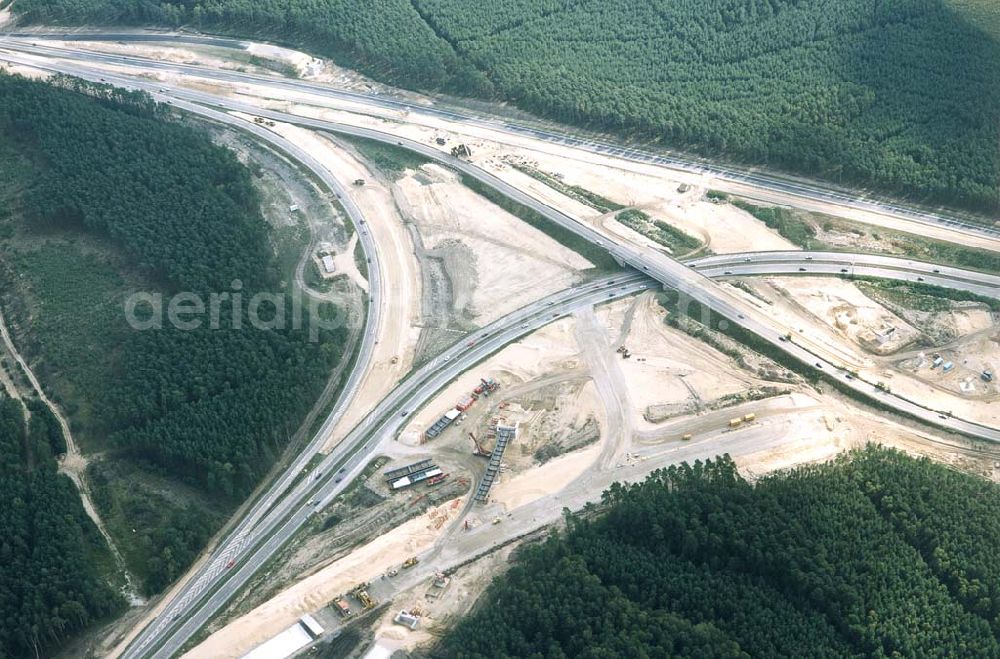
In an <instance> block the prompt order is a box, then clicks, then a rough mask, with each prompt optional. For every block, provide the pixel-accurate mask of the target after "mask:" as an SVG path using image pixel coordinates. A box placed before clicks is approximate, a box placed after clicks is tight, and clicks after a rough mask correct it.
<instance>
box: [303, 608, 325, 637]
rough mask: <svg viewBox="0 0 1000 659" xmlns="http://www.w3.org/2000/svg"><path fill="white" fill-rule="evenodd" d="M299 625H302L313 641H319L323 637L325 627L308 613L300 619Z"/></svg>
mask: <svg viewBox="0 0 1000 659" xmlns="http://www.w3.org/2000/svg"><path fill="white" fill-rule="evenodd" d="M299 624H300V625H302V627H303V628H304V629H305V630H306V633H307V634H309V635H310V636H311V637H313V639H317V638H319V637H320V636H322V635H323V626H322V625H320V624H319V623H318V622H317V621H316V618H313V617H312V616H311V615H309V614H308V613H307V614H306V615H304V616H302V617H301V618H299Z"/></svg>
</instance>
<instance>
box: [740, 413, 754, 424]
mask: <svg viewBox="0 0 1000 659" xmlns="http://www.w3.org/2000/svg"><path fill="white" fill-rule="evenodd" d="M756 418H757V415H756V414H754V413H753V412H751V413H750V414H744V415H743V420H744V421H746V422H747V423H750V422H751V421H753V420H754V419H756Z"/></svg>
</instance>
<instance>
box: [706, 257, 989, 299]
mask: <svg viewBox="0 0 1000 659" xmlns="http://www.w3.org/2000/svg"><path fill="white" fill-rule="evenodd" d="M687 265H689V266H690V267H692V268H695V269H697V270H698V272H700V273H702V274H703V275H705V276H706V277H712V278H713V279H718V278H726V277H738V276H747V275H782V274H784V275H809V274H820V275H842V276H845V277H877V278H880V279H899V280H902V281H908V282H913V283H923V284H928V285H931V286H940V287H942V288H951V289H954V290H960V291H966V292H968V293H974V294H976V295H982V296H984V297H992V298H1000V276H997V275H994V274H990V273H987V272H978V271H976V270H966V269H964V268H956V267H953V266H946V265H937V264H934V263H927V262H925V261H917V260H914V259H908V258H902V257H896V256H882V255H879V254H857V253H851V252H792V251H783V252H746V253H739V254H719V255H715V256H707V257H703V258H700V259H694V260H692V261H688V262H687Z"/></svg>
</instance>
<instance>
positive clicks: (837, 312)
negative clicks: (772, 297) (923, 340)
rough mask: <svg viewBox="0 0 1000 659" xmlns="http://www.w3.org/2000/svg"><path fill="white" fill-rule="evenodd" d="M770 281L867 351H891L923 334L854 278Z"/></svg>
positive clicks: (791, 300) (786, 297) (895, 350)
mask: <svg viewBox="0 0 1000 659" xmlns="http://www.w3.org/2000/svg"><path fill="white" fill-rule="evenodd" d="M770 284H771V286H772V287H773V288H774V289H775V290H776V291H779V292H780V293H781V294H782V296H783V297H784V298H785V299H786V300H789V302H790V303H793V304H797V305H799V306H801V307H802V308H804V309H805V310H806V311H807V312H808V313H810V314H812V315H813V316H814V317H816V318H818V319H820V320H822V321H823V322H824V323H826V325H827V326H829V327H831V328H833V329H834V330H836V332H837V333H838V334H840V335H841V336H843V337H844V338H846V339H848V340H850V341H851V342H852V343H854V344H856V345H858V346H860V347H861V348H863V349H864V350H865V351H866V352H869V353H872V354H876V355H889V354H892V353H894V352H897V351H899V350H900V349H902V348H905V347H906V346H908V345H910V344H911V343H912V342H913V341H915V340H916V339H917V338H918V337H919V335H920V331H919V330H917V329H916V328H915V327H912V326H911V325H910V324H908V323H907V322H906V321H905V320H903V319H902V318H900V317H899V316H897V315H895V314H894V313H892V312H891V311H889V310H888V309H886V308H885V307H884V306H882V305H881V304H879V303H878V302H876V301H875V300H872V299H871V298H869V297H868V296H866V295H865V294H864V293H862V292H861V291H860V290H859V289H858V287H857V286H855V285H854V284H853V283H851V282H848V281H844V280H842V279H837V278H834V277H785V278H782V279H773V280H770Z"/></svg>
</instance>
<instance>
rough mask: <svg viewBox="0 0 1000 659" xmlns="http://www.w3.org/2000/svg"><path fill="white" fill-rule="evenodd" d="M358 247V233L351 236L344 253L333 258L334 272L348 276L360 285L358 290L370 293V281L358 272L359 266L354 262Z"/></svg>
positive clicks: (339, 253)
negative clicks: (355, 251)
mask: <svg viewBox="0 0 1000 659" xmlns="http://www.w3.org/2000/svg"><path fill="white" fill-rule="evenodd" d="M357 246H358V233H357V232H356V231H355V232H354V233H353V234H351V240H350V241H349V242H348V243H347V247H345V248H344V250H343V251H341V252H338V253H337V254H335V255H334V256H333V265H334V268H333V271H334V273H336V274H342V275H347V277H348V279H350V280H351V281H353V282H354V283H355V284H357V285H358V288H360V289H361V290H363V291H364V292H365V293H367V292H368V280H367V279H365V276H364V275H362V274H361V272H360V271H358V264H357V262H356V261H355V260H354V250H355V249H356V248H357Z"/></svg>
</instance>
